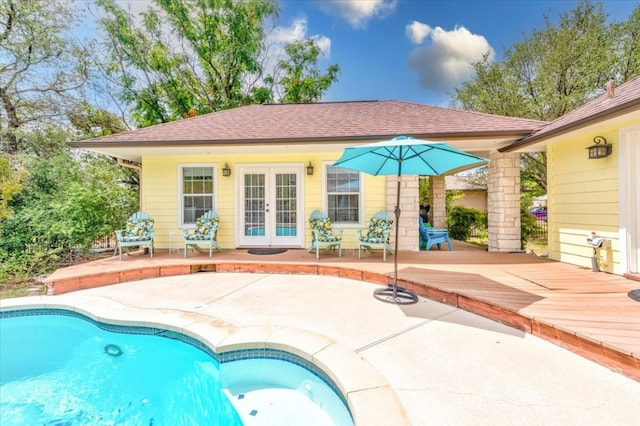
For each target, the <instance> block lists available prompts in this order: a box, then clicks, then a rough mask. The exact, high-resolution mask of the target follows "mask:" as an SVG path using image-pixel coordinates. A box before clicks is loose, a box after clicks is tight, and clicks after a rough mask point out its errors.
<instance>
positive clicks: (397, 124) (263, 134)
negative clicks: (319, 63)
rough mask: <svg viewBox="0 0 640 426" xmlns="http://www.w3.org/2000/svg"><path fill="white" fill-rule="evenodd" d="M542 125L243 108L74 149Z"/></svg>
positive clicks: (339, 109) (365, 109)
mask: <svg viewBox="0 0 640 426" xmlns="http://www.w3.org/2000/svg"><path fill="white" fill-rule="evenodd" d="M544 124H546V122H542V121H536V120H527V119H521V118H514V117H503V116H497V115H490V114H483V113H477V112H471V111H464V110H457V109H449V108H442V107H434V106H429V105H421V104H415V103H409V102H400V101H355V102H325V103H312V104H267V105H247V106H242V107H238V108H234V109H229V110H223V111H219V112H214V113H210V114H205V115H201V116H197V117H193V118H187V119H183V120H179V121H174V122H170V123H163V124H158V125H155V126H151V127H145V128H141V129H136V130H132V131H129V132H123V133H118V134H114V135H109V136H104V137H101V138H95V139H89V140H84V141H76V142H70V143H69V145H71V146H73V147H78V148H91V147H114V146H128V147H135V146H140V147H143V146H173V147H176V146H178V147H179V146H189V145H200V144H206V145H214V144H235V143H263V144H264V143H268V142H285V141H289V142H322V141H347V140H368V139H382V138H388V137H394V136H397V135H410V136H414V137H419V138H456V137H465V138H470V137H483V136H510V137H513V138H519V137H523V136H526V135H529V134H531V132H532V131H534V130H537V129H539V128H540V127H542V126H543V125H544Z"/></svg>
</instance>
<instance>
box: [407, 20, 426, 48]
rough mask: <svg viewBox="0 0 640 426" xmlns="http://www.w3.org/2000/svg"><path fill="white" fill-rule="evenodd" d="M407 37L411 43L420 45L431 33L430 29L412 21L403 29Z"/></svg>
mask: <svg viewBox="0 0 640 426" xmlns="http://www.w3.org/2000/svg"><path fill="white" fill-rule="evenodd" d="M405 31H406V33H407V37H409V39H410V40H411V41H412V42H413V44H422V42H423V41H424V39H425V38H427V36H428V35H429V33H430V32H431V27H430V26H428V25H427V24H423V23H422V22H418V21H413V22H412V23H410V24H409V25H407V26H406V27H405Z"/></svg>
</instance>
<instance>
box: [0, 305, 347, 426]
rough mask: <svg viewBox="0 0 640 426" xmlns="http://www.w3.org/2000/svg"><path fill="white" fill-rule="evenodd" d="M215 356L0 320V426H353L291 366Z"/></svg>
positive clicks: (123, 335)
mask: <svg viewBox="0 0 640 426" xmlns="http://www.w3.org/2000/svg"><path fill="white" fill-rule="evenodd" d="M221 357H222V358H219V357H218V356H217V355H216V354H214V353H213V352H211V350H209V349H208V348H207V347H206V346H205V345H203V344H202V343H200V342H198V341H196V340H194V339H191V338H189V337H187V336H184V335H181V334H177V333H173V332H169V331H166V330H161V329H154V328H149V327H130V326H115V325H108V324H103V323H98V322H96V321H93V320H90V319H89V318H86V317H84V316H82V315H80V314H77V313H74V312H71V311H63V310H51V309H45V310H30V311H13V312H2V313H0V424H1V425H3V426H8V425H26V424H29V425H31V424H34V425H35V424H42V425H58V426H62V425H65V426H66V425H89V424H90V425H145V426H146V425H149V426H152V425H153V426H159V425H204V424H207V425H225V426H226V425H228V426H234V425H243V424H245V425H261V424H287V425H295V424H304V425H353V421H352V419H351V417H350V415H349V412H348V410H347V408H346V406H345V404H344V401H343V400H342V399H341V398H340V397H339V396H338V395H337V394H336V392H334V389H333V385H332V383H330V382H329V381H328V379H326V378H324V377H322V374H321V373H320V372H318V371H312V370H313V369H312V370H309V369H307V368H303V366H305V362H306V361H304V360H302V359H301V358H299V357H296V356H295V355H292V354H287V353H286V352H282V351H270V350H266V349H256V350H246V351H235V352H231V353H226V354H223V355H221ZM219 360H221V361H219Z"/></svg>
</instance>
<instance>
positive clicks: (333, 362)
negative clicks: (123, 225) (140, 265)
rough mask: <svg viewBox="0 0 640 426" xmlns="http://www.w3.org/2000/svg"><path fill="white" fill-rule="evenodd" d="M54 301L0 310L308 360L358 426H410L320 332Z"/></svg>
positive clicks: (352, 357)
mask: <svg viewBox="0 0 640 426" xmlns="http://www.w3.org/2000/svg"><path fill="white" fill-rule="evenodd" d="M53 299H54V298H52V297H51V296H30V297H23V298H15V299H4V300H0V311H12V310H27V309H43V308H46V309H66V310H69V311H74V312H77V313H80V314H83V315H86V316H88V317H89V318H92V319H94V320H96V321H100V322H105V323H110V324H116V325H128V326H147V327H156V328H163V329H167V330H171V331H176V332H179V333H183V334H185V335H187V336H189V337H192V338H195V339H197V340H199V341H200V342H202V343H203V344H205V345H207V346H208V347H209V348H210V349H211V350H212V351H214V352H215V353H218V354H221V353H224V352H228V351H233V350H239V349H252V348H269V349H277V350H283V351H286V352H289V353H292V354H294V355H297V356H299V357H301V358H303V359H305V360H307V361H309V362H310V363H312V364H313V365H315V366H316V367H317V368H318V369H320V370H321V371H323V372H324V374H325V375H326V376H327V377H329V378H330V379H331V380H333V382H334V383H335V384H336V386H337V387H338V389H339V390H340V391H341V392H342V395H343V397H344V399H345V400H346V401H347V403H348V408H349V411H350V412H351V415H352V416H353V420H354V423H355V424H356V425H365V424H366V425H377V424H380V425H386V424H391V423H393V424H394V425H404V424H406V425H409V424H410V423H409V420H408V417H407V415H406V413H405V411H404V408H403V406H402V404H401V403H400V401H399V399H398V397H397V395H396V394H395V392H394V391H393V389H392V388H391V386H390V385H389V384H388V382H387V381H386V380H385V379H384V377H383V376H382V375H381V374H380V373H379V372H378V371H377V370H376V369H375V368H374V367H373V366H372V365H371V364H370V363H369V362H368V361H366V360H365V359H364V358H362V357H361V356H360V355H358V354H357V353H356V352H354V351H353V350H351V349H349V348H347V347H346V346H344V345H342V344H340V343H338V342H335V341H334V340H332V339H330V338H328V337H326V336H323V335H320V334H318V333H315V332H311V331H305V330H300V329H295V328H289V327H282V326H277V327H276V326H252V327H235V326H233V325H230V324H227V323H225V322H223V321H220V320H217V319H214V318H211V317H208V316H207V315H204V314H202V313H198V312H188V311H184V310H172V309H148V308H147V309H140V308H134V307H130V306H126V305H123V304H121V303H118V302H115V301H112V300H109V299H107V298H104V297H96V296H85V295H81V294H78V293H73V294H68V295H66V294H65V295H60V296H55V299H56V300H53ZM380 401H384V404H381V403H380ZM390 422H391V423H390Z"/></svg>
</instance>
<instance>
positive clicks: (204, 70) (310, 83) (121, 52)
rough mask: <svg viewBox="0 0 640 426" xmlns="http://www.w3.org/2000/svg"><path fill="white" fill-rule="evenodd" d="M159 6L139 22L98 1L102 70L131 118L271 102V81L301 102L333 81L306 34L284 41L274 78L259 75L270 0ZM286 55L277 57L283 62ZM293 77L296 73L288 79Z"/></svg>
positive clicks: (273, 13)
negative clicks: (281, 74) (278, 75)
mask: <svg viewBox="0 0 640 426" xmlns="http://www.w3.org/2000/svg"><path fill="white" fill-rule="evenodd" d="M154 2H155V5H156V6H158V7H159V9H156V8H151V9H149V10H147V11H145V12H143V13H141V23H137V21H136V18H135V17H134V16H132V15H131V14H130V13H129V12H127V11H125V10H124V9H122V8H120V7H119V6H118V5H117V4H116V2H115V0H99V1H98V5H99V6H101V7H102V8H103V9H104V11H105V14H106V15H105V16H104V17H102V18H101V19H100V25H101V27H102V28H103V29H104V30H105V32H106V34H107V38H108V42H107V43H106V44H105V51H107V52H108V54H109V58H108V60H107V61H108V63H109V65H108V71H109V72H110V73H111V74H112V75H115V76H117V78H118V81H119V82H120V99H121V100H122V101H124V102H125V103H126V104H128V105H129V106H130V108H131V110H132V116H133V119H134V121H135V123H136V124H137V125H138V126H140V127H144V126H150V125H153V124H157V123H162V122H168V121H174V120H178V119H181V118H186V117H191V116H194V115H198V114H204V113H209V112H213V111H219V110H223V109H229V108H234V107H237V106H239V105H244V104H249V103H263V102H272V101H273V99H274V97H275V96H274V90H275V89H274V88H276V87H280V86H282V87H283V88H284V90H285V92H286V93H287V94H288V93H293V92H296V94H295V95H294V94H291V95H290V96H291V97H292V98H295V99H302V100H303V101H305V102H307V101H313V100H318V99H319V98H320V97H321V96H322V93H323V92H324V91H325V90H326V89H327V88H328V87H329V85H330V84H331V83H332V82H333V81H335V74H336V73H337V66H331V67H330V68H329V70H328V72H327V74H325V75H321V74H320V73H319V71H317V69H315V66H316V61H317V59H318V55H319V49H318V48H317V46H315V44H313V42H312V41H305V42H301V43H294V44H293V45H292V47H288V48H287V53H288V54H289V57H290V62H291V66H290V67H289V68H287V69H286V70H285V78H290V79H289V80H286V81H285V82H283V83H281V82H280V81H279V80H276V79H275V78H274V77H273V76H266V75H265V74H266V73H265V70H264V69H263V65H262V64H263V63H264V62H265V60H264V58H265V55H266V54H267V47H266V40H267V35H268V31H267V29H266V28H267V25H268V23H269V22H271V21H274V20H275V19H276V18H277V15H278V8H277V4H276V2H275V1H272V0H244V1H236V0H154ZM288 63H289V62H285V63H282V62H281V63H280V65H281V66H282V65H283V64H288ZM295 77H298V78H299V80H295Z"/></svg>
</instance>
